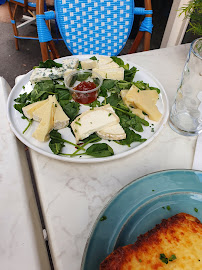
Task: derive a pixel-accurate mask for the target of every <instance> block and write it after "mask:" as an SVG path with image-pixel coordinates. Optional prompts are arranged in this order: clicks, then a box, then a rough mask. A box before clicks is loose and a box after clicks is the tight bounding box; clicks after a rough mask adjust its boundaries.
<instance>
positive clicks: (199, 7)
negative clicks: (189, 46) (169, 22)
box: [179, 0, 202, 35]
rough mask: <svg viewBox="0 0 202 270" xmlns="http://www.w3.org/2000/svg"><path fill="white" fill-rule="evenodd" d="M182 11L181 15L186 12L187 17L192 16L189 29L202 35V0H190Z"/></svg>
mask: <svg viewBox="0 0 202 270" xmlns="http://www.w3.org/2000/svg"><path fill="white" fill-rule="evenodd" d="M180 11H181V12H180V14H179V16H180V15H181V14H183V13H184V15H185V18H190V23H189V24H190V28H189V30H188V31H191V32H193V33H194V34H196V35H202V0H190V1H189V3H188V4H187V5H185V6H184V7H182V8H181V9H180Z"/></svg>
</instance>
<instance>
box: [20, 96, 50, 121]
mask: <svg viewBox="0 0 202 270" xmlns="http://www.w3.org/2000/svg"><path fill="white" fill-rule="evenodd" d="M47 102H48V100H47V99H46V100H42V101H37V102H35V103H32V104H30V105H27V106H25V107H23V108H22V111H23V113H24V115H25V116H26V117H27V118H28V119H32V118H33V112H34V111H35V110H37V109H38V108H40V107H42V106H43V105H44V104H46V103H47Z"/></svg>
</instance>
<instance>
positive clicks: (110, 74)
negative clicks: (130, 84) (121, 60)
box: [93, 67, 124, 80]
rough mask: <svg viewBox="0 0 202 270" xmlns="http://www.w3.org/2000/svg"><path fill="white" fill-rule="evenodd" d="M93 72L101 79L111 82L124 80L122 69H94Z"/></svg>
mask: <svg viewBox="0 0 202 270" xmlns="http://www.w3.org/2000/svg"><path fill="white" fill-rule="evenodd" d="M93 71H94V72H96V73H98V74H100V76H101V77H102V78H103V79H111V80H123V79H124V68H122V67H118V68H108V69H106V68H104V67H103V68H94V69H93Z"/></svg>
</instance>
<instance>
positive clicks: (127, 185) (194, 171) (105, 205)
mask: <svg viewBox="0 0 202 270" xmlns="http://www.w3.org/2000/svg"><path fill="white" fill-rule="evenodd" d="M169 172H176V173H183V172H191V173H200V174H201V176H202V170H196V169H183V168H182V169H166V170H159V171H155V172H152V173H147V174H145V175H142V176H140V177H138V178H136V179H134V180H132V181H131V182H130V183H128V184H126V185H125V186H123V187H122V188H120V189H119V190H118V191H117V192H116V193H115V194H114V195H113V196H112V197H111V199H109V200H108V201H107V203H105V204H104V206H103V207H102V209H101V211H100V212H99V214H98V215H97V218H96V219H95V221H94V222H93V225H92V227H91V230H90V232H89V234H88V237H87V240H86V244H85V247H84V250H83V255H82V260H81V266H80V270H84V267H85V261H86V255H87V252H88V247H89V244H90V240H91V238H92V236H93V234H94V231H95V229H96V227H97V224H98V222H99V220H100V218H101V217H102V216H103V214H104V212H105V211H106V209H107V208H108V207H109V206H110V205H111V203H112V202H113V201H114V200H115V199H116V198H118V196H119V195H120V194H121V193H122V192H123V191H124V190H126V189H127V188H129V187H130V186H132V185H133V184H135V183H138V182H140V181H142V179H144V178H145V177H149V176H154V175H157V174H162V173H169ZM158 196H160V195H158ZM154 198H155V196H154V197H152V198H151V199H154ZM139 207H141V206H139Z"/></svg>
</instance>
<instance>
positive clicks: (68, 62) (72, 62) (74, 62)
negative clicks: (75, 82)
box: [62, 57, 79, 70]
mask: <svg viewBox="0 0 202 270" xmlns="http://www.w3.org/2000/svg"><path fill="white" fill-rule="evenodd" d="M78 65H79V59H78V58H75V57H72V58H68V59H65V60H63V62H62V67H63V68H64V69H65V70H67V69H76V68H77V67H78Z"/></svg>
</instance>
